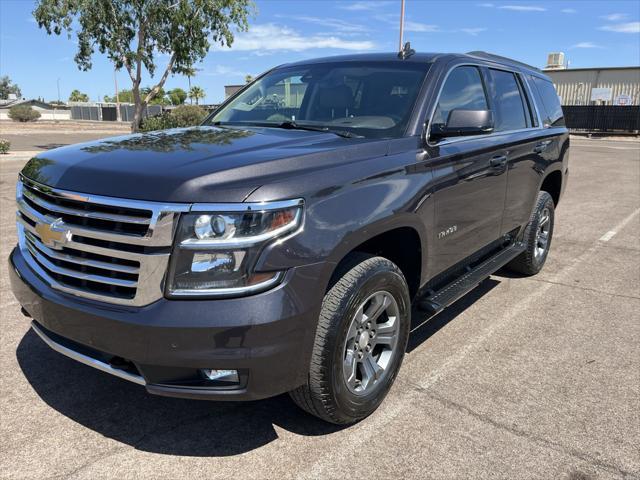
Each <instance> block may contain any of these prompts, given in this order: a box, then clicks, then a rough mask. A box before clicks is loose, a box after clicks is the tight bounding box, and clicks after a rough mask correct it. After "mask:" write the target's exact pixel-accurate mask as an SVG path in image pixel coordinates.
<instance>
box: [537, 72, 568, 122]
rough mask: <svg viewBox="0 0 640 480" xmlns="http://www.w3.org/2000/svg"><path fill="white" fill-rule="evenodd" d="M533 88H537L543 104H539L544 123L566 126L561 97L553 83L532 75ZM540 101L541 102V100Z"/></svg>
mask: <svg viewBox="0 0 640 480" xmlns="http://www.w3.org/2000/svg"><path fill="white" fill-rule="evenodd" d="M530 79H531V81H532V82H531V83H533V88H534V89H536V90H537V92H538V94H539V95H538V96H539V98H540V100H541V102H542V105H538V109H539V110H540V116H541V117H542V123H543V124H544V126H545V127H564V125H565V123H564V114H563V113H562V106H561V105H560V97H558V93H557V92H556V89H555V87H554V86H553V83H551V82H550V81H548V80H544V79H542V78H539V77H533V76H532V77H530ZM539 103H540V102H539Z"/></svg>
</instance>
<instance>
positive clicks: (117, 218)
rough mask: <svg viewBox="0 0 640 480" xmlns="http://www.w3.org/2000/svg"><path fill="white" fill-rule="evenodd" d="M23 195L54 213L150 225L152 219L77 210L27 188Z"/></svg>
mask: <svg viewBox="0 0 640 480" xmlns="http://www.w3.org/2000/svg"><path fill="white" fill-rule="evenodd" d="M23 195H24V196H25V197H26V198H28V199H29V200H31V201H32V202H33V203H35V204H36V205H38V206H40V207H42V208H43V209H46V210H49V211H50V212H54V213H63V214H67V215H75V216H77V217H81V218H93V219H95V220H105V221H108V222H121V223H133V224H140V225H148V224H149V223H150V221H151V219H150V218H146V217H134V216H131V215H120V214H117V213H103V212H91V211H86V210H77V209H75V208H68V207H64V206H61V205H56V204H55V203H51V202H48V201H47V200H45V199H43V198H42V197H40V196H38V195H35V194H34V193H33V192H31V191H29V190H27V189H24V191H23Z"/></svg>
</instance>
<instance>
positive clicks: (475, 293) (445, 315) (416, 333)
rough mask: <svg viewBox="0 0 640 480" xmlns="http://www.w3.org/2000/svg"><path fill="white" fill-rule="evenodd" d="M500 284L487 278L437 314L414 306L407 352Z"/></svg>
mask: <svg viewBox="0 0 640 480" xmlns="http://www.w3.org/2000/svg"><path fill="white" fill-rule="evenodd" d="M499 284H500V282H499V281H498V280H495V279H493V278H487V279H485V280H484V281H482V282H481V283H480V284H479V285H478V286H477V287H476V288H475V289H473V290H471V291H470V292H469V293H467V294H466V295H465V296H464V297H462V298H461V299H459V300H458V301H456V302H455V303H453V304H452V305H450V306H449V307H447V308H445V309H444V310H443V311H442V312H440V313H439V314H437V315H430V314H428V313H425V312H421V311H420V310H418V309H416V308H414V309H413V311H412V313H411V335H409V343H408V344H407V350H406V351H407V353H411V352H412V351H413V350H415V349H416V348H418V347H419V346H420V345H422V344H423V343H424V342H426V341H427V340H428V339H429V338H431V337H432V336H433V335H434V334H435V333H437V332H438V330H440V329H441V328H443V327H444V326H445V325H447V324H448V323H449V322H451V321H452V320H454V319H455V318H456V317H457V316H458V315H460V314H461V313H462V312H464V311H465V310H466V309H467V308H469V307H470V306H471V305H473V304H474V303H475V302H477V301H478V300H480V299H481V298H482V297H483V296H485V295H486V294H487V293H489V292H490V291H491V290H493V289H494V288H495V287H497V286H498V285H499Z"/></svg>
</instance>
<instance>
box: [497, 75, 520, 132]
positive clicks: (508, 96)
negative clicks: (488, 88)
mask: <svg viewBox="0 0 640 480" xmlns="http://www.w3.org/2000/svg"><path fill="white" fill-rule="evenodd" d="M490 72H491V78H492V80H493V88H494V103H495V110H496V119H495V131H496V132H503V131H505V130H519V129H521V128H527V117H526V116H525V110H524V102H523V101H522V95H521V94H520V87H519V86H518V81H517V80H516V77H515V75H514V74H513V73H511V72H504V71H502V70H490Z"/></svg>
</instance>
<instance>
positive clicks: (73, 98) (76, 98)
mask: <svg viewBox="0 0 640 480" xmlns="http://www.w3.org/2000/svg"><path fill="white" fill-rule="evenodd" d="M69 101H70V102H88V101H89V95H87V94H86V93H82V92H81V91H80V90H73V91H72V92H71V95H69Z"/></svg>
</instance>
